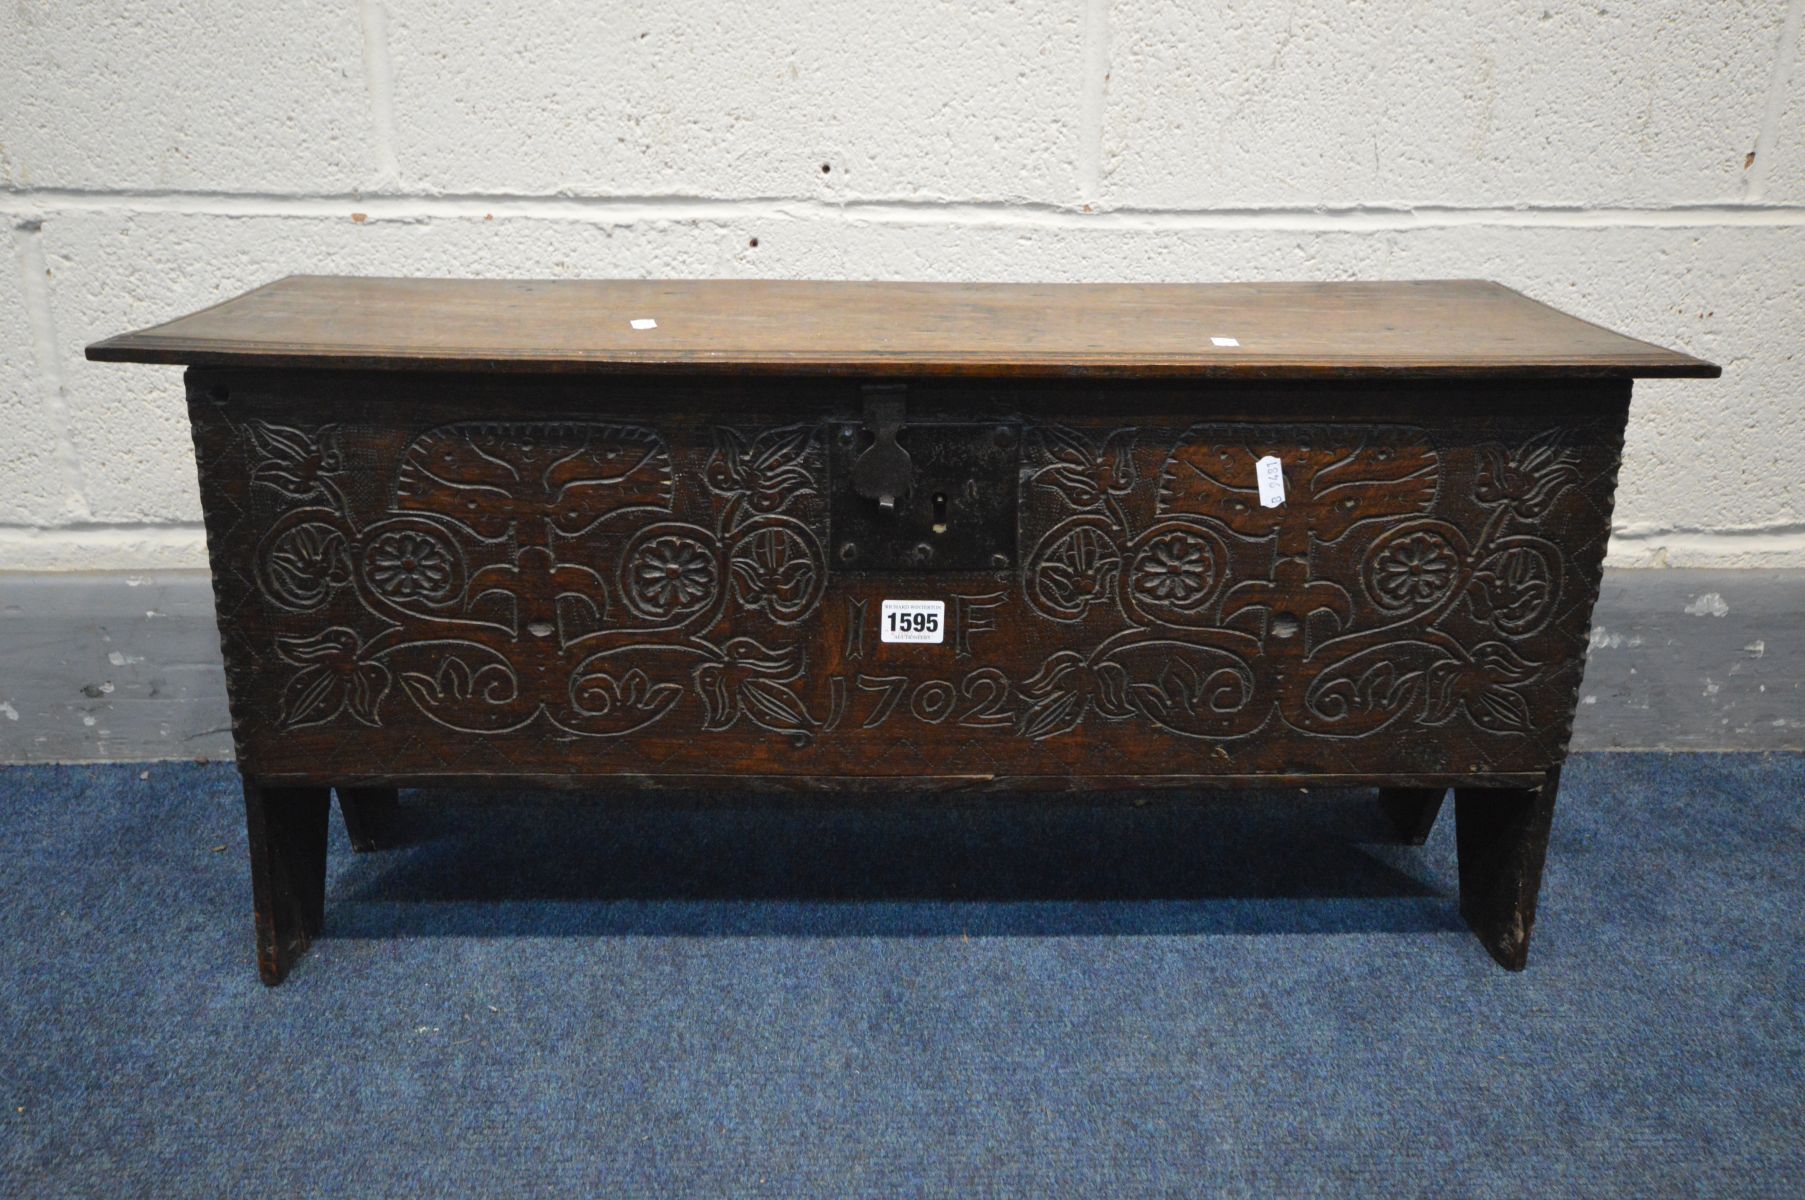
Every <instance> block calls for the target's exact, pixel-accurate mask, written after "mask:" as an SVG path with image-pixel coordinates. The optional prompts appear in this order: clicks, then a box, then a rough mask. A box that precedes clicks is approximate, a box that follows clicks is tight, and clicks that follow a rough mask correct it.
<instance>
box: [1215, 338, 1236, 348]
mask: <svg viewBox="0 0 1805 1200" xmlns="http://www.w3.org/2000/svg"><path fill="white" fill-rule="evenodd" d="M1240 344H1241V339H1240V338H1225V337H1213V338H1211V339H1210V345H1212V346H1239V345H1240Z"/></svg>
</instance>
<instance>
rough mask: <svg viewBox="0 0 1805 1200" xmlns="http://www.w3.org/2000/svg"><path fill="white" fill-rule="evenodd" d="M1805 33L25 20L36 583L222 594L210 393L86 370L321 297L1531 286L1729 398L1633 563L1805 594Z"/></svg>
mask: <svg viewBox="0 0 1805 1200" xmlns="http://www.w3.org/2000/svg"><path fill="white" fill-rule="evenodd" d="M1802 18H1805V0H1712V2H1711V3H1703V4H1701V3H1699V2H1698V0H1615V2H1613V0H1593V2H1591V3H1584V4H1579V3H1568V2H1566V0H1540V2H1539V3H1518V2H1516V0H1486V2H1481V0H1457V2H1454V3H1448V4H1438V5H1431V4H1423V3H1418V2H1414V0H1367V2H1364V3H1361V2H1358V0H1296V2H1295V3H1290V4H1277V3H1271V2H1270V0H1261V2H1256V0H1218V2H1214V3H1210V4H1199V3H1191V2H1187V0H1171V2H1161V0H1123V2H1120V3H1114V4H1111V3H1108V2H1107V0H1082V2H1081V0H1071V2H1069V3H1055V2H1053V0H1040V2H1031V0H1021V2H1016V3H1010V2H1008V0H962V2H941V0H867V2H866V3H862V4H860V3H845V4H820V3H812V2H809V0H767V2H766V3H765V4H762V5H698V4H693V3H683V2H680V0H656V2H647V3H640V4H636V5H632V6H624V5H611V4H603V3H596V2H594V0H589V2H578V0H570V2H565V3H549V2H548V3H541V4H535V5H513V6H498V5H488V4H478V3H474V2H466V3H458V2H455V0H361V2H358V0H330V2H329V0H287V2H285V3H282V4H275V3H264V4H257V3H251V2H247V0H187V2H183V0H129V2H128V0H118V2H115V3H73V2H71V0H13V2H12V3H10V4H7V5H5V6H0V216H4V217H5V219H6V222H7V228H8V232H9V237H10V242H9V246H8V249H9V250H10V252H11V254H10V258H9V259H8V260H7V263H8V267H9V269H8V270H7V271H6V272H5V275H6V278H5V280H4V281H3V282H0V569H8V568H11V569H45V568H49V569H61V568H69V569H85V568H125V569H135V568H145V569H148V568H154V567H169V566H198V565H202V564H203V563H204V561H205V558H204V548H203V541H202V534H201V530H200V526H199V514H198V505H197V502H196V498H195V489H194V471H193V464H192V461H191V457H190V455H191V450H190V445H189V441H188V432H187V427H186V422H185V415H184V413H183V409H182V403H181V383H180V378H179V374H178V373H177V372H176V371H173V370H171V369H168V368H150V367H122V366H115V365H102V364H89V363H87V362H85V361H83V360H82V358H81V348H82V346H83V345H84V344H85V343H86V342H88V341H91V340H93V339H95V338H98V337H102V336H105V335H107V334H111V333H116V332H119V331H121V330H123V329H126V328H131V327H136V326H139V325H144V324H148V323H151V322H154V321H159V320H164V319H167V318H169V317H171V316H175V315H177V314H179V313H181V312H184V311H187V310H190V309H192V308H195V307H197V306H200V305H203V304H208V303H212V302H215V301H217V300H220V299H223V298H225V297H226V296H228V295H231V294H233V293H235V292H237V291H240V290H242V289H244V288H247V287H250V286H252V285H255V284H258V283H262V282H264V281H266V280H268V279H270V278H272V277H274V276H277V275H280V274H284V273H287V272H291V271H343V272H361V273H386V274H412V275H536V276H553V277H558V276H605V275H627V276H654V275H682V276H786V277H823V278H884V279H929V278H963V279H980V278H982V279H1049V280H1084V279H1097V280H1103V279H1126V280H1154V279H1271V278H1331V279H1332V278H1352V277H1364V278H1409V277H1422V276H1489V277H1492V278H1496V279H1500V280H1502V281H1504V282H1506V283H1508V284H1510V285H1512V286H1514V287H1518V288H1522V289H1523V290H1525V291H1528V292H1529V293H1530V294H1532V295H1534V296H1537V297H1538V298H1540V299H1544V300H1547V301H1549V302H1551V303H1553V304H1556V305H1558V306H1560V307H1562V308H1566V309H1568V310H1570V311H1573V312H1576V313H1579V314H1581V315H1583V316H1586V317H1590V318H1592V319H1595V320H1598V321H1601V322H1604V323H1605V324H1608V325H1612V326H1614V327H1617V328H1621V329H1624V330H1626V331H1628V332H1631V333H1635V334H1637V335H1640V336H1643V337H1647V338H1650V339H1652V340H1655V341H1659V342H1662V343H1665V344H1668V345H1673V346H1678V347H1681V348H1683V349H1687V350H1690V351H1693V352H1695V353H1698V354H1702V355H1705V356H1706V357H1709V358H1712V359H1715V360H1717V361H1719V362H1722V363H1723V364H1724V366H1725V368H1726V375H1725V377H1724V379H1722V380H1721V381H1717V382H1694V381H1687V382H1684V383H1658V382H1650V383H1644V384H1642V385H1640V386H1639V387H1638V390H1637V395H1638V404H1637V405H1636V409H1635V413H1634V416H1633V418H1632V425H1631V430H1630V444H1629V450H1628V454H1627V461H1626V463H1625V467H1624V471H1623V476H1622V491H1621V495H1620V498H1619V503H1618V508H1617V521H1618V531H1617V533H1618V536H1617V538H1616V539H1615V540H1614V542H1613V561H1614V562H1616V563H1618V564H1620V565H1710V566H1782V565H1788V566H1805V404H1802V403H1801V401H1802V400H1805V395H1802V393H1805V382H1802V380H1805V372H1802V371H1801V353H1800V350H1801V347H1805V53H1802V52H1801V44H1800V43H1801V37H1802V36H1805V34H1802V31H1801V25H1802V23H1805V22H1802ZM1751 154H1752V155H1753V159H1752V160H1751V158H1750V156H1751ZM824 164H825V165H826V166H827V167H828V168H829V169H828V170H827V171H825V172H824V171H823V170H822V167H823V165H824ZM753 238H757V239H758V245H757V247H756V248H755V247H753V246H752V245H751V242H752V239H753Z"/></svg>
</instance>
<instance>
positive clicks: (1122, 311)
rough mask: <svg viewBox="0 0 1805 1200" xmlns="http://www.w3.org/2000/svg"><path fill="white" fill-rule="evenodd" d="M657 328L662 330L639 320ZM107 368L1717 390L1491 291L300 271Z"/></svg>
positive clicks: (142, 339) (1444, 283)
mask: <svg viewBox="0 0 1805 1200" xmlns="http://www.w3.org/2000/svg"><path fill="white" fill-rule="evenodd" d="M647 321H654V322H656V326H655V327H641V328H636V327H635V325H636V324H639V325H641V326H643V325H644V322H647ZM88 357H89V358H91V359H95V360H98V361H103V362H149V363H183V364H204V365H214V366H225V365H231V366H261V367H315V368H319V367H337V368H374V369H397V370H406V369H411V370H457V371H541V372H566V373H568V372H598V373H599V372H634V373H646V372H652V373H669V374H684V373H689V374H693V373H729V374H741V373H758V374H813V375H968V376H986V375H988V376H1058V377H1066V378H1086V377H1096V378H1122V377H1147V378H1156V377H1168V378H1171V377H1200V378H1230V379H1232V378H1249V379H1311V378H1360V377H1373V376H1417V377H1437V376H1443V377H1468V376H1476V375H1488V376H1509V377H1518V378H1523V377H1601V376H1603V377H1611V376H1615V377H1649V376H1668V377H1672V376H1695V377H1700V378H1712V377H1715V376H1717V375H1719V374H1721V371H1720V369H1719V368H1718V367H1716V366H1715V365H1713V364H1711V363H1708V362H1705V361H1703V360H1701V359H1697V358H1693V357H1691V356H1690V355H1686V354H1681V353H1678V352H1676V351H1673V350H1666V349H1662V348H1661V347H1659V346H1654V345H1651V344H1649V343H1647V342H1642V341H1637V340H1636V339H1634V338H1630V337H1625V336H1623V335H1622V334H1618V333H1613V332H1611V331H1610V330H1608V329H1605V328H1602V327H1601V326H1598V325H1594V324H1592V323H1590V322H1588V321H1582V320H1580V319H1579V318H1577V317H1571V316H1568V315H1567V314H1565V313H1562V312H1560V311H1558V310H1556V309H1553V308H1550V307H1548V306H1547V305H1545V304H1541V303H1538V302H1536V301H1534V300H1531V299H1530V298H1529V297H1527V296H1524V295H1522V294H1521V293H1519V292H1514V291H1512V290H1511V289H1509V288H1506V287H1504V286H1502V285H1500V284H1496V283H1489V282H1485V281H1483V280H1416V281H1408V282H1388V283H1377V282H1375V283H1358V282H1349V283H1209V284H1170V283H1150V284H1123V283H1096V284H1050V283H1028V284H1016V283H830V282H799V281H782V280H725V279H724V280H691V281H680V280H559V281H537V280H502V279H495V280H477V279H381V278H364V277H354V276H314V275H294V276H290V277H288V278H286V279H280V280H277V281H276V282H274V283H271V284H267V285H265V286H264V287H261V288H258V289H256V290H255V291H251V292H247V293H245V294H244V295H242V296H239V297H237V298H236V299H233V300H228V301H226V302H224V303H223V304H217V305H214V306H213V307H211V308H207V309H203V310H201V311H200V312H197V313H193V314H191V315H189V316H185V317H180V318H178V319H176V320H174V321H169V322H167V323H165V324H162V325H156V326H153V327H151V328H149V329H142V330H139V331H137V332H136V333H127V334H121V335H120V336H118V337H112V338H108V339H107V340H105V341H102V342H97V343H95V344H94V345H92V346H89V347H88Z"/></svg>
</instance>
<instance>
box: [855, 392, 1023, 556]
mask: <svg viewBox="0 0 1805 1200" xmlns="http://www.w3.org/2000/svg"><path fill="white" fill-rule="evenodd" d="M870 412H871V406H870V405H868V406H867V415H868V417H869V415H870ZM873 425H874V422H873V421H871V420H860V419H857V418H851V419H847V420H840V421H834V422H832V423H831V424H830V425H829V426H828V439H827V442H828V448H829V450H828V456H827V457H828V493H829V499H828V516H827V527H828V536H829V539H830V540H829V546H830V547H831V548H830V549H829V551H828V557H829V561H830V563H831V564H832V569H834V570H840V571H998V570H1007V569H1009V568H1011V567H1013V566H1014V565H1015V562H1016V513H1017V505H1018V497H1019V494H1020V491H1021V487H1020V474H1021V443H1022V436H1021V435H1022V430H1021V425H1020V423H1019V422H1000V423H999V422H990V423H987V424H977V423H965V424H951V423H941V422H924V423H921V424H915V423H913V422H909V421H908V420H907V419H906V418H905V419H903V420H902V422H901V423H900V426H895V425H892V426H889V428H890V429H891V430H893V432H890V433H886V434H885V438H886V441H888V440H889V439H890V438H893V439H894V444H893V445H886V446H883V447H879V450H880V455H881V456H882V457H884V458H885V459H886V461H885V466H886V467H887V468H888V469H886V470H885V471H883V472H882V473H881V478H882V480H883V483H884V486H883V488H882V489H881V491H882V493H883V495H885V496H889V497H890V498H891V504H892V506H891V507H889V508H888V509H887V508H886V507H885V505H884V503H883V502H882V498H881V497H880V496H879V495H866V494H861V485H862V486H863V488H864V490H865V491H866V492H875V491H878V490H879V489H877V488H875V487H873V485H872V475H873V472H872V471H871V470H870V460H867V466H866V469H865V470H864V471H862V472H861V471H859V470H857V467H858V464H859V461H860V459H861V458H862V457H864V456H865V455H866V454H867V452H869V451H871V450H872V449H873V447H874V446H877V444H878V440H879V431H878V430H877V429H874V428H873ZM897 447H900V448H901V449H902V450H903V451H906V472H905V471H904V469H903V465H902V464H903V463H904V461H905V460H904V459H895V461H894V462H890V461H887V460H888V459H889V458H892V457H893V452H894V451H895V449H896V448H897ZM886 452H888V453H886ZM861 476H863V478H861Z"/></svg>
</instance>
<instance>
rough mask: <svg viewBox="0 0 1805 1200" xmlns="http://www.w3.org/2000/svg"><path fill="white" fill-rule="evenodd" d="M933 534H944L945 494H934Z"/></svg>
mask: <svg viewBox="0 0 1805 1200" xmlns="http://www.w3.org/2000/svg"><path fill="white" fill-rule="evenodd" d="M934 532H935V533H945V532H946V493H945V492H935V493H934Z"/></svg>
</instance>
